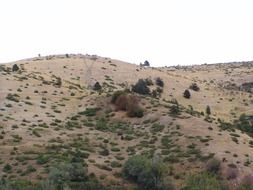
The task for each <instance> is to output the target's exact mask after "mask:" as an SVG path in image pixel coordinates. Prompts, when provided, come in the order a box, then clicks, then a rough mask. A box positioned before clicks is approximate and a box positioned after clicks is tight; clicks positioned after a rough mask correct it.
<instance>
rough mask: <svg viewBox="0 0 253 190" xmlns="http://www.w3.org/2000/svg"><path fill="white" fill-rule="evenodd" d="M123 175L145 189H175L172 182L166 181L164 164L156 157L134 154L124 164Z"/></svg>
mask: <svg viewBox="0 0 253 190" xmlns="http://www.w3.org/2000/svg"><path fill="white" fill-rule="evenodd" d="M123 175H124V176H125V177H126V178H127V179H128V180H131V181H133V182H136V183H137V184H138V185H139V186H140V188H141V189H144V190H171V189H174V188H173V186H172V185H171V184H169V183H167V184H166V183H165V182H164V180H163V179H164V178H163V165H162V163H161V162H159V160H156V159H153V161H151V160H150V159H148V158H147V157H144V156H141V155H135V156H132V157H130V158H129V159H128V160H127V161H126V163H125V164H124V167H123Z"/></svg>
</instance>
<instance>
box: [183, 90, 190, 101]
mask: <svg viewBox="0 0 253 190" xmlns="http://www.w3.org/2000/svg"><path fill="white" fill-rule="evenodd" d="M183 95H184V97H185V98H187V99H189V98H190V97H191V93H190V91H189V90H188V89H186V90H185V91H184V94H183Z"/></svg>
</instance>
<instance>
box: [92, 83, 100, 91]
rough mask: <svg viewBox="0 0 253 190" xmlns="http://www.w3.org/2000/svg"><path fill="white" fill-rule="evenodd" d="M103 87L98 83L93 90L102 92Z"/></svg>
mask: <svg viewBox="0 0 253 190" xmlns="http://www.w3.org/2000/svg"><path fill="white" fill-rule="evenodd" d="M101 89H102V86H101V85H100V84H99V82H96V83H95V84H94V86H93V90H101Z"/></svg>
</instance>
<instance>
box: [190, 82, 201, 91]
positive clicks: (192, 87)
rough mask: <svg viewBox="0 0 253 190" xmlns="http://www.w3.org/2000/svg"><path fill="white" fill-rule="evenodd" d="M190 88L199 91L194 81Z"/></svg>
mask: <svg viewBox="0 0 253 190" xmlns="http://www.w3.org/2000/svg"><path fill="white" fill-rule="evenodd" d="M189 88H190V89H191V90H194V91H199V87H198V85H197V83H192V84H191V85H190V87H189Z"/></svg>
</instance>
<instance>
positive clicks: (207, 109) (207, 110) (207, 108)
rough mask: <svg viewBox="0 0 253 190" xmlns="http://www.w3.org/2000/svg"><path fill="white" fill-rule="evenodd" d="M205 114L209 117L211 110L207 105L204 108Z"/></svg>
mask: <svg viewBox="0 0 253 190" xmlns="http://www.w3.org/2000/svg"><path fill="white" fill-rule="evenodd" d="M206 114H207V115H211V108H210V106H209V105H207V106H206Z"/></svg>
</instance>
